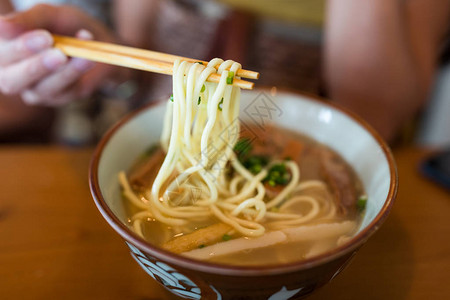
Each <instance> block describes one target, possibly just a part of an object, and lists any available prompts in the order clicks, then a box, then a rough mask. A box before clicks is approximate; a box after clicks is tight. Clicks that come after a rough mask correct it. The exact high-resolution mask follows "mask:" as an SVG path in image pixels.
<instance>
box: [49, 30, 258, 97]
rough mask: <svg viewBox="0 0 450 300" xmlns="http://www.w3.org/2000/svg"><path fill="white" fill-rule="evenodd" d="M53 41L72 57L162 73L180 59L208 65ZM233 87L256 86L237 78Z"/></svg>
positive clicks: (155, 54)
mask: <svg viewBox="0 0 450 300" xmlns="http://www.w3.org/2000/svg"><path fill="white" fill-rule="evenodd" d="M53 39H54V47H55V48H58V49H60V50H61V51H62V52H63V53H64V54H66V55H68V56H72V57H80V58H85V59H89V60H92V61H97V62H101V63H106V64H112V65H117V66H123V67H128V68H133V69H138V70H143V71H150V72H156V73H161V74H168V75H171V74H172V67H173V62H174V61H175V60H176V59H180V60H186V61H190V62H201V63H203V64H205V65H206V64H207V62H205V61H201V60H196V59H192V58H187V57H182V56H176V55H171V54H166V53H161V52H156V51H150V50H144V49H138V48H132V47H127V46H122V45H117V44H110V43H104V42H98V41H85V40H80V39H75V38H71V37H66V36H59V35H53ZM236 75H237V76H242V77H246V78H252V79H257V78H259V73H258V72H254V71H248V70H239V71H238V72H237V74H236ZM219 80H220V75H219V74H217V73H214V74H211V75H210V76H209V77H208V81H211V82H219ZM233 85H234V86H238V87H240V88H243V89H252V88H253V85H254V83H253V82H250V81H245V80H241V79H237V78H235V79H234V80H233Z"/></svg>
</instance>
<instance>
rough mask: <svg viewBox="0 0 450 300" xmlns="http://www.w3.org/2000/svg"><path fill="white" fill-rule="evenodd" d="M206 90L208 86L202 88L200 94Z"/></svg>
mask: <svg viewBox="0 0 450 300" xmlns="http://www.w3.org/2000/svg"><path fill="white" fill-rule="evenodd" d="M205 89H206V86H205V85H203V86H202V89H201V90H200V93H203V92H204V91H205Z"/></svg>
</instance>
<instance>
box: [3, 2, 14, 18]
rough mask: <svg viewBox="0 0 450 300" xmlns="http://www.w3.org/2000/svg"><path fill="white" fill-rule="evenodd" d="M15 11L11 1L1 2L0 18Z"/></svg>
mask: <svg viewBox="0 0 450 300" xmlns="http://www.w3.org/2000/svg"><path fill="white" fill-rule="evenodd" d="M13 10H14V7H13V6H12V4H11V1H9V0H0V16H3V15H6V14H9V13H10V12H12V11H13Z"/></svg>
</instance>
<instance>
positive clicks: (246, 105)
mask: <svg viewBox="0 0 450 300" xmlns="http://www.w3.org/2000/svg"><path fill="white" fill-rule="evenodd" d="M165 104H166V103H165V101H162V102H157V103H154V104H151V105H149V106H146V107H143V108H142V109H140V110H138V111H136V112H134V113H132V114H130V115H129V116H127V117H125V118H124V119H123V120H121V121H120V122H119V123H118V124H117V125H116V126H114V127H113V128H112V129H111V130H110V131H109V132H108V133H107V134H106V135H105V136H104V137H103V139H102V140H101V141H100V143H99V144H98V146H97V148H96V151H95V154H94V156H93V159H92V162H91V166H90V175H89V179H90V188H91V192H92V196H93V198H94V200H95V203H96V205H97V207H98V209H99V210H100V212H101V214H102V215H103V217H104V218H105V219H106V221H107V222H108V223H109V224H110V225H111V226H112V227H113V228H114V230H115V231H116V232H117V233H118V234H119V235H121V236H122V238H123V239H124V240H125V242H126V244H127V245H128V247H129V248H130V250H131V255H132V257H133V258H134V259H135V260H136V262H137V263H138V264H139V265H140V266H141V267H142V268H143V269H144V270H145V271H146V272H147V273H148V274H149V275H150V276H151V277H153V278H154V279H155V280H157V281H158V282H159V283H161V284H162V285H163V286H165V287H166V288H167V289H169V290H170V291H171V292H172V293H174V294H176V295H178V296H179V297H181V298H185V299H270V300H274V299H298V298H302V297H304V296H306V295H308V294H310V293H311V292H312V291H314V290H315V289H317V288H318V287H320V286H322V285H324V284H325V283H327V282H329V281H330V280H331V279H333V278H334V277H335V276H336V275H337V274H338V273H339V272H341V271H342V270H343V268H344V267H345V266H346V265H347V264H348V263H349V262H350V260H351V258H352V257H353V256H354V255H355V253H356V251H357V250H358V249H359V248H360V247H361V246H362V245H363V244H364V243H365V242H366V241H367V239H368V238H369V237H370V236H371V235H372V234H373V233H374V232H375V231H376V230H377V229H378V228H379V227H380V226H381V224H382V223H383V221H384V220H385V219H386V217H387V215H388V213H389V211H390V209H391V207H392V204H393V200H394V198H395V195H396V190H397V182H398V180H397V171H396V166H395V162H394V159H393V157H392V154H391V152H390V150H389V148H388V147H387V146H386V144H385V143H384V142H383V140H382V139H381V138H380V137H379V135H378V134H377V133H376V132H375V131H374V130H373V129H372V128H371V127H370V126H368V125H367V124H366V123H365V122H364V121H362V120H361V119H360V118H359V117H357V116H355V115H354V114H351V113H349V112H347V111H345V110H343V109H341V108H338V107H336V106H334V105H330V104H327V103H326V102H325V101H322V100H320V99H317V98H314V97H311V96H306V95H301V94H296V93H289V92H278V93H277V94H276V95H275V96H273V95H271V94H270V92H269V91H262V90H259V91H252V92H243V93H242V101H241V115H240V120H241V121H243V122H253V123H256V124H259V125H264V124H265V123H267V122H270V123H274V124H276V125H277V126H280V127H284V128H287V129H289V130H293V131H297V132H301V133H303V134H306V135H309V136H311V137H313V138H314V139H316V140H317V141H319V142H321V143H324V144H326V145H328V146H329V147H331V148H332V149H334V150H335V151H337V152H338V153H339V154H340V155H341V156H342V157H343V158H344V159H345V160H346V161H347V162H348V163H350V165H351V166H352V167H353V168H354V170H355V171H356V173H357V174H358V175H359V177H360V178H361V181H362V182H363V184H364V187H365V190H366V193H367V195H368V199H369V200H368V203H367V207H366V212H365V214H364V217H363V220H362V224H361V227H360V229H359V230H358V232H357V233H356V234H355V236H354V237H353V238H351V239H350V240H348V241H347V242H346V243H344V244H342V245H340V246H339V247H337V248H334V249H332V250H330V251H328V252H326V253H323V254H321V255H319V256H316V257H312V258H309V259H306V260H301V261H298V262H294V263H289V264H282V265H272V266H257V267H242V266H230V265H221V264H216V263H210V262H203V261H197V260H192V259H189V258H186V257H183V256H180V255H176V254H173V253H170V252H167V251H165V250H163V249H160V248H158V247H156V246H154V245H152V244H150V243H148V242H146V241H145V240H144V239H142V238H141V237H140V236H138V235H137V234H135V233H134V232H133V231H132V230H130V228H129V227H128V226H127V216H126V215H125V214H124V209H123V207H122V201H121V196H120V195H121V193H120V187H119V183H118V180H117V174H118V172H119V171H121V170H127V169H128V168H129V167H130V166H131V164H132V163H133V161H134V160H135V159H136V158H137V157H138V155H140V154H141V153H143V152H144V150H145V149H147V148H148V147H149V146H150V145H152V144H155V143H157V142H158V138H159V136H160V133H161V128H162V121H163V116H164V111H165V108H166V106H165ZM261 128H262V127H261ZM255 134H257V133H255ZM124 278H126V276H125V277H124ZM124 280H126V279H124Z"/></svg>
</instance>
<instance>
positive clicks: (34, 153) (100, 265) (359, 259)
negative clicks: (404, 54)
mask: <svg viewBox="0 0 450 300" xmlns="http://www.w3.org/2000/svg"><path fill="white" fill-rule="evenodd" d="M91 152H92V149H76V150H73V149H72V150H71V149H65V148H60V147H25V146H24V147H5V146H3V147H1V148H0V299H139V300H142V299H147V300H148V299H165V298H168V294H167V293H166V292H165V291H164V290H163V289H162V288H160V287H159V286H158V285H157V284H156V283H155V282H154V281H153V280H152V279H151V278H150V277H149V276H148V275H147V274H146V273H145V272H144V271H143V270H141V269H140V267H139V266H138V265H137V264H136V263H135V262H134V261H133V259H132V258H131V257H130V255H129V254H128V250H127V248H126V247H125V245H124V243H123V242H122V240H121V239H120V238H119V236H118V235H117V234H116V233H115V232H114V231H113V230H112V229H111V228H110V227H109V226H108V225H107V223H106V222H105V221H104V220H103V218H102V217H101V216H100V213H99V212H98V211H97V209H96V207H95V205H94V202H93V200H92V199H91V196H90V193H89V188H88V177H87V172H88V164H89V160H90V155H91ZM394 153H395V156H396V158H397V162H398V168H399V177H400V189H399V193H398V197H397V202H396V204H395V205H394V208H393V211H392V213H391V215H390V216H389V218H388V220H387V221H386V223H385V224H384V226H383V227H382V228H381V229H380V230H379V232H378V233H377V234H375V236H374V237H372V238H371V239H370V240H369V242H368V243H367V244H366V245H365V246H364V247H363V248H362V249H361V251H360V252H359V253H358V255H356V258H355V259H354V261H353V262H352V264H351V265H350V266H349V267H348V268H347V269H346V270H345V271H344V272H343V273H342V274H341V275H339V276H338V277H337V278H335V279H334V281H333V282H331V283H330V284H329V285H327V286H326V287H324V288H323V289H321V290H320V291H318V292H317V293H316V294H315V295H313V296H312V297H311V298H310V299H396V300H398V299H400V300H401V299H433V300H435V299H449V298H448V297H449V295H450V194H449V193H448V192H447V191H445V190H444V189H442V188H440V187H438V186H436V185H435V184H433V183H431V182H429V181H427V180H426V179H424V178H422V177H421V176H420V175H419V173H418V172H417V164H418V162H419V161H420V160H421V159H423V157H424V156H425V155H426V154H427V153H428V151H425V150H420V149H412V148H406V149H398V150H396V151H395V152H394Z"/></svg>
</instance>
